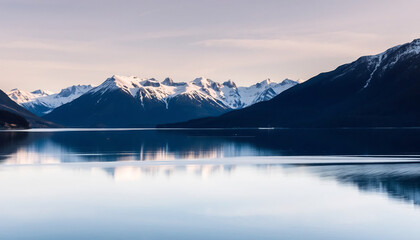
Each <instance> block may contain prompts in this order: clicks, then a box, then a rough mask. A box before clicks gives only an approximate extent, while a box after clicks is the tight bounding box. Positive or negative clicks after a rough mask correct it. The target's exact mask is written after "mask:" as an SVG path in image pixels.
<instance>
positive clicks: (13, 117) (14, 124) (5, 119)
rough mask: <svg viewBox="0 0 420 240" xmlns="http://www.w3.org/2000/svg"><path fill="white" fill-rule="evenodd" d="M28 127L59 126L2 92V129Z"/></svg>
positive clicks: (0, 98)
mask: <svg viewBox="0 0 420 240" xmlns="http://www.w3.org/2000/svg"><path fill="white" fill-rule="evenodd" d="M28 127H34V128H40V127H57V125H55V124H53V123H51V122H48V121H45V120H44V119H42V118H40V117H38V116H36V115H35V114H33V113H31V112H29V111H28V110H26V109H25V108H23V107H22V106H20V105H19V104H17V103H16V102H15V101H13V100H12V99H10V98H9V96H7V94H6V93H4V92H3V91H1V90H0V129H2V128H28Z"/></svg>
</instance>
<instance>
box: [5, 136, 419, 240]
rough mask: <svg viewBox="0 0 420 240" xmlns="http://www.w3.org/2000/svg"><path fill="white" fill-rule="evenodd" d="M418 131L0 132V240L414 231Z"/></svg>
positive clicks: (378, 235)
mask: <svg viewBox="0 0 420 240" xmlns="http://www.w3.org/2000/svg"><path fill="white" fill-rule="evenodd" d="M419 143H420V130H416V129H358V130H355V129H336V130H322V129H319V130H305V129H300V130H287V129H278V130H268V129H267V130H256V129H248V130H211V131H210V130H207V131H204V130H200V131H199V130H190V131H175V130H171V131H166V130H130V131H125V130H117V131H104V130H101V131H68V130H58V131H57V130H55V131H37V132H0V161H1V162H0V191H1V193H2V194H1V197H0V213H1V214H0V239H418V236H420V235H419V234H420V228H419V227H418V223H419V220H420V159H419V158H418V156H419V155H420V145H419Z"/></svg>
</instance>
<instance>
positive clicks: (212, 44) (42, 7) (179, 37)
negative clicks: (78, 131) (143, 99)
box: [0, 0, 420, 91]
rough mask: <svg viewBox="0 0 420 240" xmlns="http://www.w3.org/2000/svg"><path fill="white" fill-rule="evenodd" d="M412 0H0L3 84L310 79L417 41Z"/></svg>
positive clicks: (419, 6) (418, 19) (418, 18)
mask: <svg viewBox="0 0 420 240" xmlns="http://www.w3.org/2000/svg"><path fill="white" fill-rule="evenodd" d="M419 10H420V1H418V0H399V1H395V0H371V1H369V0H352V1H348V0H346V1H340V0H319V1H315V0H294V1H292V0H288V1H282V0H272V1H271V0H209V1H200V0H170V1H169V0H166V1H165V0H152V1H145V0H137V1H123V0H119V1H116V0H115V1H110V0H98V1H96V0H69V1H67V0H60V1H59V0H44V1H37V0H0V53H1V54H0V66H1V67H0V74H1V79H0V89H2V90H4V91H9V90H10V89H12V88H16V87H17V88H20V89H22V90H27V91H32V90H35V89H39V88H41V89H45V90H51V91H57V90H59V89H61V88H64V87H67V86H70V85H74V84H100V83H101V82H103V81H104V80H105V79H106V78H107V77H110V76H112V75H114V74H118V75H134V76H138V77H141V78H150V77H154V78H157V79H159V80H163V79H164V78H165V77H168V76H169V77H172V78H173V79H174V80H175V81H190V80H193V79H194V78H195V77H199V76H204V77H207V78H210V79H213V80H215V81H219V82H222V81H226V80H228V79H232V80H233V81H235V82H236V83H237V84H238V85H250V84H252V83H255V82H258V81H262V80H264V79H266V78H271V79H272V80H274V81H281V80H283V79H284V78H291V79H301V80H307V79H308V78H310V77H312V76H314V75H317V74H318V73H320V72H325V71H330V70H333V69H334V68H336V67H337V66H339V65H341V64H344V63H347V62H351V61H353V60H355V59H357V58H358V57H359V56H362V55H369V54H376V53H379V52H382V51H384V50H386V49H387V48H389V47H392V46H394V45H398V44H402V43H405V42H410V41H412V40H413V39H415V38H420V32H419V31H420V27H419V23H420V14H419Z"/></svg>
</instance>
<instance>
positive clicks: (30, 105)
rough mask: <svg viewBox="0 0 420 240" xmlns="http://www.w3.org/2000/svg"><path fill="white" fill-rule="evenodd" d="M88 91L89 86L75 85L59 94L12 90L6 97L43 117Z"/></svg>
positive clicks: (90, 87) (42, 91)
mask: <svg viewBox="0 0 420 240" xmlns="http://www.w3.org/2000/svg"><path fill="white" fill-rule="evenodd" d="M90 89H92V86H91V85H75V86H71V87H68V88H64V89H62V90H61V91H60V92H59V93H52V92H49V91H44V90H41V89H39V90H35V91H33V92H26V91H22V90H19V89H12V90H11V91H10V92H8V93H7V95H8V96H9V97H10V98H11V99H12V100H13V101H15V102H16V103H18V104H19V105H21V106H22V107H24V108H26V109H27V110H29V111H31V112H32V113H34V114H36V115H38V116H43V115H45V114H47V113H49V112H51V111H52V110H53V109H55V108H57V107H59V106H61V105H63V104H65V103H68V102H71V101H73V100H74V99H76V98H78V97H80V96H81V95H82V94H84V93H86V92H87V91H89V90H90Z"/></svg>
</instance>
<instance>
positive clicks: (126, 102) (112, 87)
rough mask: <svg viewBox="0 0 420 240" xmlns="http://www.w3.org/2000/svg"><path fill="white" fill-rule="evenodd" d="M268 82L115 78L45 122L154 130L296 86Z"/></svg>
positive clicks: (256, 100) (67, 104)
mask: <svg viewBox="0 0 420 240" xmlns="http://www.w3.org/2000/svg"><path fill="white" fill-rule="evenodd" d="M297 84H298V82H296V81H292V80H289V79H286V80H284V81H282V82H281V83H275V82H272V81H270V80H269V79H267V80H265V81H262V82H260V83H257V84H255V85H252V86H250V87H237V86H236V84H235V83H234V82H233V81H227V82H224V83H218V82H215V81H212V80H210V79H207V78H203V77H201V78H196V79H194V80H193V81H191V82H174V81H173V80H172V79H170V78H166V79H165V80H163V81H162V82H160V81H158V80H156V79H154V78H150V79H141V78H138V77H134V76H131V77H126V76H118V75H114V76H112V77H110V78H108V79H107V80H106V81H104V82H103V83H102V84H100V85H99V86H97V87H94V88H92V89H90V90H89V91H87V92H86V93H84V94H82V95H81V96H80V97H78V98H76V99H75V100H73V101H71V102H69V103H66V104H64V105H62V106H59V107H57V108H55V109H54V110H53V111H51V112H50V113H48V114H46V115H45V116H44V118H45V119H47V120H49V121H53V122H56V123H59V124H61V125H64V126H71V127H154V126H156V124H159V123H168V122H179V121H186V120H190V119H194V118H199V117H206V116H217V115H220V114H223V113H226V112H228V111H231V110H233V109H240V108H243V107H246V106H249V105H251V104H254V103H255V102H259V101H266V100H269V99H271V98H273V97H274V96H276V95H277V94H278V93H280V92H282V91H284V90H286V89H288V88H290V87H293V86H295V85H297Z"/></svg>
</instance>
